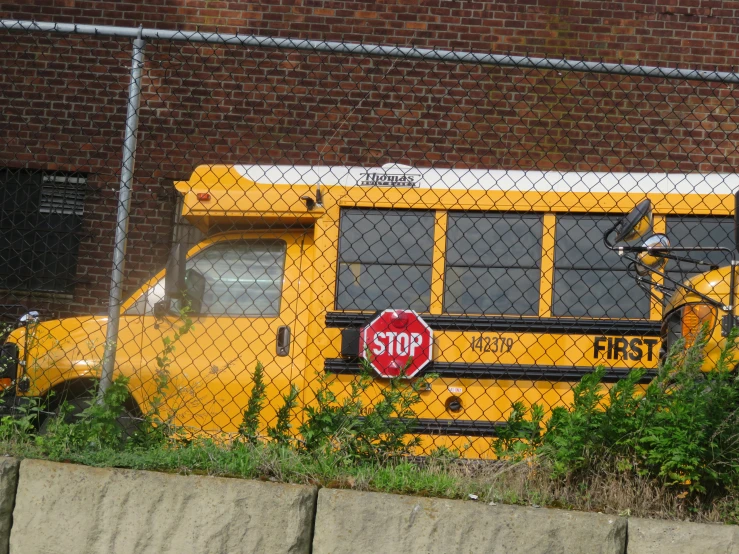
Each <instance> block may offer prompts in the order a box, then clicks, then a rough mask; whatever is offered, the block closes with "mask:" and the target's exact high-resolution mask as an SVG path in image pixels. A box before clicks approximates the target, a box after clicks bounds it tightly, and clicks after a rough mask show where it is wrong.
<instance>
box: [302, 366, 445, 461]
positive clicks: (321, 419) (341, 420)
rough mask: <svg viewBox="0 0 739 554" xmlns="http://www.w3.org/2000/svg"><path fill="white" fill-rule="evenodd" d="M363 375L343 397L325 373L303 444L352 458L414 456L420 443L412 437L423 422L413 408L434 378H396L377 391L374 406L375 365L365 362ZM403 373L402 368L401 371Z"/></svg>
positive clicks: (305, 425) (308, 414) (309, 412)
mask: <svg viewBox="0 0 739 554" xmlns="http://www.w3.org/2000/svg"><path fill="white" fill-rule="evenodd" d="M360 363H361V373H360V375H359V378H358V379H354V380H352V382H351V385H350V388H349V391H348V392H347V393H346V394H345V395H344V396H343V397H342V398H341V399H340V398H339V397H338V396H337V395H336V394H335V393H334V392H333V391H332V390H331V384H332V380H331V379H330V378H329V377H327V376H325V375H324V376H321V377H320V386H319V388H318V390H317V391H316V403H315V405H309V406H306V408H305V413H306V419H305V423H303V425H301V426H300V434H301V436H302V445H303V448H304V449H305V450H307V451H309V452H320V451H332V452H338V453H341V454H343V455H344V456H345V458H346V459H347V461H358V460H367V459H373V460H377V461H380V462H384V461H387V460H388V459H391V458H394V457H398V456H402V455H405V454H409V453H411V452H412V450H413V449H414V448H415V447H416V446H418V445H419V443H420V439H419V438H418V437H413V436H410V435H411V434H412V432H413V429H414V427H415V425H416V422H417V416H416V414H415V412H414V410H413V406H415V405H416V404H418V403H419V402H420V401H421V396H420V394H419V391H420V390H422V389H423V388H424V387H426V385H427V384H428V382H429V380H430V379H432V378H433V377H434V376H433V375H427V376H425V377H423V378H420V379H416V380H415V381H413V382H410V383H409V382H408V381H406V380H404V379H403V378H402V377H401V376H399V377H396V378H393V379H390V380H389V381H388V383H387V386H386V387H383V388H381V389H380V390H379V391H378V392H377V394H378V396H379V400H378V401H377V402H375V403H374V405H371V406H369V405H365V404H364V402H363V400H362V397H363V396H364V395H365V394H366V393H367V391H368V390H369V389H370V387H371V386H372V384H373V382H374V379H373V376H372V368H371V366H370V364H369V362H367V361H366V360H364V359H361V360H360ZM401 375H402V372H401Z"/></svg>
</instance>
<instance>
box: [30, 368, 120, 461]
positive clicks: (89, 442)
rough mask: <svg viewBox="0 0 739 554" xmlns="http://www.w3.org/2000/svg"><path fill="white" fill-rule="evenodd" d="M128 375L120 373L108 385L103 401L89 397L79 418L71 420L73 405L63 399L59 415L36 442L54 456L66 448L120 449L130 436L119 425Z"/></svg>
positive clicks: (76, 415)
mask: <svg viewBox="0 0 739 554" xmlns="http://www.w3.org/2000/svg"><path fill="white" fill-rule="evenodd" d="M128 381H129V379H128V377H124V376H122V375H119V376H118V377H116V378H115V380H114V381H113V383H112V384H111V385H110V386H109V387H108V389H107V390H106V391H105V394H104V395H103V398H102V402H97V401H96V400H95V397H92V398H90V399H89V400H87V407H86V408H85V409H83V410H82V412H80V413H78V414H75V419H76V421H72V422H70V423H68V422H67V421H66V419H67V415H68V414H69V413H70V410H71V408H70V406H69V404H68V403H67V402H63V403H62V405H61V406H60V408H59V414H58V415H57V416H55V417H54V416H51V417H52V418H53V419H52V420H51V421H50V422H49V424H48V427H47V428H46V433H44V434H43V435H40V436H38V437H37V439H36V442H37V443H38V444H39V446H41V447H42V448H43V449H44V450H46V451H47V452H49V453H51V454H52V455H59V454H60V453H62V452H63V451H67V450H83V449H87V450H90V449H93V450H101V449H105V448H112V449H116V448H120V447H121V446H122V445H123V444H124V443H125V441H126V440H127V438H128V437H127V436H125V434H124V430H123V428H122V427H121V425H120V417H121V416H122V415H123V413H124V411H125V404H126V401H127V400H128V398H129V395H130V393H129V391H128Z"/></svg>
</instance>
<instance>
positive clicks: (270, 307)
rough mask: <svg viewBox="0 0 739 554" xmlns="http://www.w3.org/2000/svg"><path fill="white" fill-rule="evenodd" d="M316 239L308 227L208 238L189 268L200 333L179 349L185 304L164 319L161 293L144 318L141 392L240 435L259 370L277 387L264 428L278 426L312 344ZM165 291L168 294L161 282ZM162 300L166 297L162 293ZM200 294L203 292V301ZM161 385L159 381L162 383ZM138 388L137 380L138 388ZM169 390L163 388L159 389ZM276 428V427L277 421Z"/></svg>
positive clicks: (171, 410) (270, 387) (188, 419)
mask: <svg viewBox="0 0 739 554" xmlns="http://www.w3.org/2000/svg"><path fill="white" fill-rule="evenodd" d="M310 240H312V238H311V236H310V235H309V234H308V233H307V232H306V231H303V230H297V231H293V230H282V231H281V230H274V229H273V230H269V231H260V232H249V233H229V234H224V235H219V236H216V237H214V238H212V239H209V240H207V241H204V242H203V243H201V245H199V247H198V249H197V251H196V252H195V253H193V252H192V251H191V253H190V256H189V259H188V261H187V264H186V279H187V281H188V287H189V288H194V289H198V287H199V288H200V291H201V293H202V296H201V298H200V299H199V300H197V299H196V300H194V301H193V302H192V305H191V306H190V313H189V315H188V316H189V318H190V319H191V320H192V328H191V329H190V330H189V331H188V332H185V333H184V334H182V335H181V336H180V337H179V339H177V340H176V341H175V342H174V343H173V344H172V346H171V347H167V346H166V344H165V341H167V340H172V339H173V338H174V337H175V334H176V333H177V332H178V330H179V329H180V328H181V327H182V325H183V320H182V319H181V318H180V317H179V315H178V314H177V311H178V310H179V309H180V306H179V303H178V302H175V303H174V305H173V310H172V312H173V313H171V314H170V315H167V316H165V317H163V318H161V317H160V318H157V317H155V316H154V315H153V305H154V304H155V300H156V296H157V294H151V295H150V296H152V299H151V300H150V301H148V302H147V310H146V315H145V316H144V325H143V336H142V344H143V348H142V353H143V354H142V355H143V358H144V360H143V362H142V363H143V364H144V365H145V368H146V370H145V371H143V372H142V379H141V381H142V382H141V383H139V384H138V385H139V386H142V387H144V389H145V394H144V396H145V397H148V399H149V402H148V403H146V402H145V405H148V406H150V408H149V409H151V402H152V401H155V402H156V399H157V397H159V398H164V399H166V401H165V406H164V407H163V408H162V412H163V414H165V416H166V418H169V419H171V420H172V422H173V423H174V424H176V425H181V426H184V427H185V428H192V429H193V431H197V430H199V429H202V430H205V431H207V432H211V433H220V432H227V433H235V432H238V430H239V426H240V425H241V423H242V420H243V412H244V409H245V408H246V405H247V403H248V400H249V397H250V394H251V390H252V387H253V383H254V374H255V371H256V368H257V365H258V364H260V365H261V366H262V367H263V372H264V377H263V379H264V383H265V385H266V387H267V390H266V400H265V402H264V403H263V404H264V409H263V410H262V413H261V422H262V423H261V426H262V430H261V431H260V432H263V431H264V425H265V424H269V423H270V422H271V420H272V419H273V418H274V417H275V413H276V411H277V409H278V408H279V405H280V403H281V402H282V400H281V398H280V397H281V396H282V395H285V394H287V393H288V392H289V390H290V386H291V385H295V386H296V387H298V389H302V387H303V383H302V382H301V379H302V375H303V372H302V371H301V368H300V367H298V366H297V364H296V360H297V359H298V358H300V359H302V354H303V351H304V348H305V345H304V344H299V342H300V341H302V342H305V336H306V334H305V332H304V326H305V322H299V321H298V318H299V316H300V314H301V312H302V313H305V310H300V308H299V306H303V307H304V306H305V304H304V303H303V301H301V300H300V296H301V293H304V291H302V290H301V287H303V288H307V286H308V284H307V283H306V282H305V279H302V278H301V277H302V275H301V267H305V264H304V263H303V262H302V257H303V254H304V250H305V248H306V246H307V244H306V243H307V242H309V241H310ZM157 287H159V288H160V289H161V288H162V283H161V282H160V283H159V284H158V285H157ZM155 288H156V287H155ZM159 296H160V297H161V291H160V292H159ZM196 296H199V295H196ZM157 382H158V383H159V385H157ZM136 386H137V384H135V383H132V384H131V387H132V389H133V388H135V387H136ZM158 389H160V390H158ZM272 423H273V422H272Z"/></svg>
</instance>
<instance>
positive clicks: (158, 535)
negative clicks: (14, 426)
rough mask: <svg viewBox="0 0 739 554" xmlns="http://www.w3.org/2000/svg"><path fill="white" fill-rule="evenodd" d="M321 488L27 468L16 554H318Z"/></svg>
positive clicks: (21, 482) (26, 464) (35, 464)
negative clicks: (314, 537)
mask: <svg viewBox="0 0 739 554" xmlns="http://www.w3.org/2000/svg"><path fill="white" fill-rule="evenodd" d="M315 497H316V490H315V488H314V487H306V486H298V485H284V484H276V483H262V482H259V481H247V480H241V479H223V478H215V477H203V476H187V477H186V476H179V475H168V474H163V473H153V472H148V471H131V470H121V469H99V468H90V467H84V466H78V465H71V464H57V463H51V462H42V461H37V460H24V461H23V462H22V463H21V466H20V474H19V479H18V494H17V497H16V504H15V510H14V512H13V521H14V524H13V529H12V533H11V537H10V552H11V553H13V554H30V553H32V552H33V553H36V552H39V553H41V552H43V553H44V554H54V553H59V554H70V553H72V552H74V553H76V554H119V553H121V554H124V553H132V554H133V553H136V554H139V553H149V552H151V553H157V554H161V553H172V554H189V553H193V554H194V553H198V554H200V553H205V552H207V553H228V554H235V553H240V552H290V553H303V552H305V553H307V552H309V551H310V540H311V533H312V524H313V514H314V508H315Z"/></svg>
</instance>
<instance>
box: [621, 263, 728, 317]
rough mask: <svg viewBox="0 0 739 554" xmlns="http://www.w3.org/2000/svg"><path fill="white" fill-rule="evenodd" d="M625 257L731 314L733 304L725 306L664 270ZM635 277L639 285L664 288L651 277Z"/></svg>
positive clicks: (633, 264)
mask: <svg viewBox="0 0 739 554" xmlns="http://www.w3.org/2000/svg"><path fill="white" fill-rule="evenodd" d="M627 259H628V260H629V261H631V262H632V263H631V264H629V265H630V266H635V265H640V266H642V267H645V268H647V269H649V272H650V273H654V274H656V275H658V276H660V277H662V279H664V280H665V281H669V282H670V283H671V284H672V285H674V286H675V287H681V288H683V289H685V290H687V291H688V292H691V293H693V294H695V295H696V296H698V297H699V298H701V299H702V300H704V301H706V302H707V303H708V304H710V305H711V306H714V307H716V308H718V309H719V310H721V311H723V312H729V313H730V314H732V315H733V309H732V308H733V306H727V305H725V304H722V303H721V302H718V301H717V300H715V299H713V298H711V297H710V296H706V295H705V294H703V293H702V292H699V291H697V290H696V289H695V288H693V287H691V286H690V285H686V284H685V283H682V282H680V281H677V280H675V279H673V278H672V277H670V276H669V275H668V274H667V273H665V272H664V271H659V270H656V269H651V268H649V266H647V265H645V264H643V263H641V262H640V261H639V260H638V259H637V258H636V257H632V256H627ZM732 266H733V264H732ZM732 277H733V274H732ZM635 279H636V281H637V283H639V285H640V286H641V285H642V284H644V285H649V286H651V287H655V288H657V289H665V288H666V287H665V285H664V284H659V283H656V282H655V281H654V280H653V279H647V278H645V277H642V276H640V275H636V276H635ZM732 280H733V279H732ZM729 288H730V289H731V290H733V284H732V283H730V285H729ZM650 294H652V293H651V291H650ZM652 296H653V297H654V298H656V299H659V300H660V301H661V300H662V299H661V298H658V297H655V296H654V295H653V294H652Z"/></svg>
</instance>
